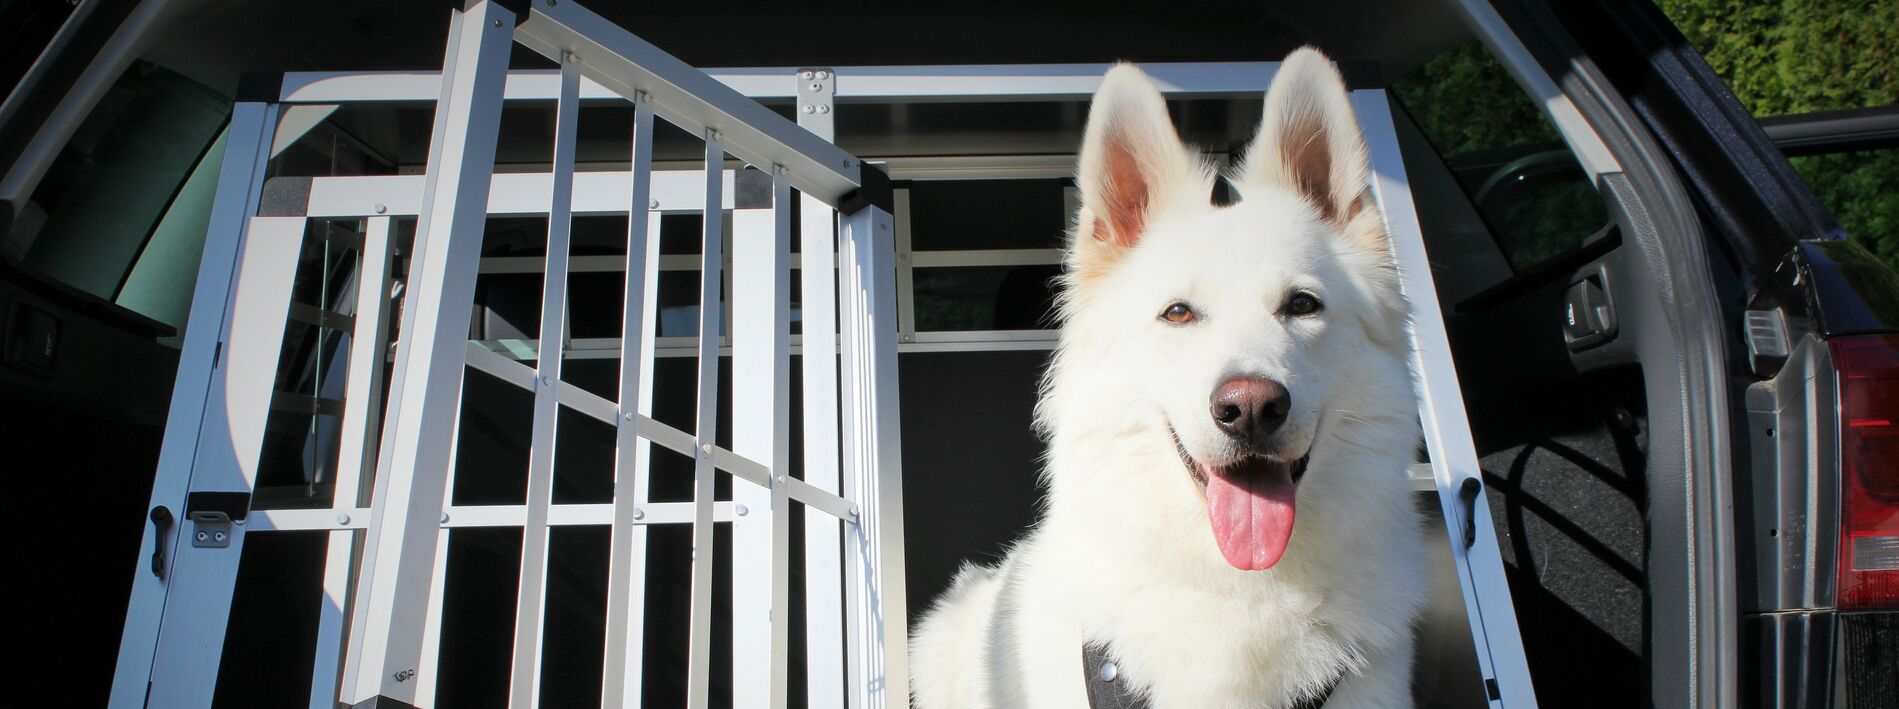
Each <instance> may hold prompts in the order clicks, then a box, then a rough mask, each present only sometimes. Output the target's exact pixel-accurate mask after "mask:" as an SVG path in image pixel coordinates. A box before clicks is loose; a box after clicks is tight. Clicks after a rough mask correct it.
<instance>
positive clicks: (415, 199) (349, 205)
mask: <svg viewBox="0 0 1899 709" xmlns="http://www.w3.org/2000/svg"><path fill="white" fill-rule="evenodd" d="M723 172H724V177H723V178H722V180H721V182H720V186H719V195H720V199H721V200H723V202H724V203H727V204H729V203H731V201H732V198H733V195H732V188H733V186H732V179H733V178H732V175H733V171H731V170H724V171H723ZM649 179H650V180H651V185H650V186H649V193H648V201H647V204H648V205H651V206H652V207H653V208H654V209H658V210H660V211H663V212H670V213H682V214H685V213H691V214H696V213H698V212H700V211H702V210H704V209H705V176H704V174H703V173H702V172H701V171H700V170H699V169H698V168H697V167H695V168H694V169H692V170H669V171H664V172H653V173H651V176H650V178H649ZM427 182H428V176H427V175H373V176H352V177H312V178H310V198H309V201H308V203H307V206H306V207H305V211H306V214H307V216H310V217H313V218H316V217H321V218H337V219H349V218H356V219H361V218H364V217H374V216H389V217H401V216H416V215H418V214H420V212H421V210H422V201H423V199H422V196H423V188H424V187H425V186H426V183H427ZM489 182H490V187H489V190H488V198H487V208H486V209H487V213H488V214H490V215H493V216H498V217H501V216H518V215H527V216H539V215H542V214H546V213H547V212H548V209H550V208H551V207H552V204H551V199H552V197H551V195H552V194H553V192H552V190H553V184H554V176H553V174H551V173H546V172H514V173H503V174H499V175H493V176H490V177H489ZM631 184H632V173H630V172H621V171H609V172H582V173H578V174H576V175H574V198H573V210H574V214H575V215H577V216H590V215H613V214H625V213H627V211H628V210H630V209H632V206H633V205H632V203H631V202H629V201H628V199H630V197H629V195H630V194H631V193H632V191H631V187H630V185H631ZM654 203H657V204H654Z"/></svg>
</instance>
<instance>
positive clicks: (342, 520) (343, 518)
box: [336, 515, 349, 524]
mask: <svg viewBox="0 0 1899 709" xmlns="http://www.w3.org/2000/svg"><path fill="white" fill-rule="evenodd" d="M336 523H337V524H349V515H337V516H336Z"/></svg>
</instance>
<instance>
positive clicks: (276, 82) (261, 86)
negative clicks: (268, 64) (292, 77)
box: [232, 71, 284, 103]
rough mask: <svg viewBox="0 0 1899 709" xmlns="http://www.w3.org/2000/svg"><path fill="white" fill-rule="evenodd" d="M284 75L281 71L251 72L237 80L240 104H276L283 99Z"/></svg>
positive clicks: (237, 96)
mask: <svg viewBox="0 0 1899 709" xmlns="http://www.w3.org/2000/svg"><path fill="white" fill-rule="evenodd" d="M283 94H284V75H283V72H281V71H249V72H245V73H244V75H243V76H240V77H238V78H237V95H236V96H233V97H232V98H233V99H235V100H236V101H237V102H239V103H246V102H254V103H276V102H277V101H278V100H279V99H281V98H283Z"/></svg>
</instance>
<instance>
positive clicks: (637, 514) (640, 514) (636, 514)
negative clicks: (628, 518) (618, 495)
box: [633, 507, 646, 519]
mask: <svg viewBox="0 0 1899 709" xmlns="http://www.w3.org/2000/svg"><path fill="white" fill-rule="evenodd" d="M633 519H646V510H642V509H640V508H638V507H635V508H633Z"/></svg>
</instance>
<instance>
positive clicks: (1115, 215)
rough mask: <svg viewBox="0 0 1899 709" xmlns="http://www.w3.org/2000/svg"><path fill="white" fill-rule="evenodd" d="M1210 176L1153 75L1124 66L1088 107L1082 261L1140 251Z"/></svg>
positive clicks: (1079, 232)
mask: <svg viewBox="0 0 1899 709" xmlns="http://www.w3.org/2000/svg"><path fill="white" fill-rule="evenodd" d="M1202 172H1203V171H1202V170H1200V169H1199V168H1198V167H1197V165H1196V163H1195V161H1194V160H1193V158H1192V157H1190V156H1189V155H1188V153H1187V148H1186V146H1184V145H1182V144H1181V142H1180V136H1179V135H1177V134H1176V133H1175V132H1174V123H1173V121H1172V120H1171V119H1169V118H1168V117H1167V102H1166V101H1165V100H1163V99H1162V98H1161V95H1160V91H1159V90H1158V89H1155V88H1154V83H1153V82H1152V81H1151V80H1149V79H1148V78H1147V74H1145V73H1142V72H1141V70H1140V69H1138V68H1135V66H1134V65H1132V64H1120V65H1116V66H1115V67H1114V68H1113V69H1111V70H1109V71H1108V75H1107V76H1106V77H1105V78H1103V79H1102V81H1101V88H1100V89H1098V90H1096V91H1095V98H1094V103H1093V105H1092V106H1091V107H1090V108H1089V109H1088V132H1087V137H1085V138H1084V139H1083V141H1082V148H1081V163H1080V166H1079V168H1078V171H1077V174H1076V179H1075V184H1076V186H1077V187H1078V188H1079V189H1080V190H1081V211H1080V213H1079V214H1078V215H1077V219H1076V235H1075V252H1076V254H1075V255H1076V256H1077V257H1078V258H1081V259H1083V260H1087V257H1088V256H1089V255H1091V254H1094V255H1107V254H1109V253H1117V252H1119V251H1120V250H1121V249H1123V248H1126V247H1130V246H1133V245H1134V244H1135V243H1137V242H1138V241H1140V238H1141V234H1142V233H1143V232H1144V231H1145V230H1146V229H1147V227H1148V226H1149V224H1148V222H1149V218H1150V217H1152V216H1153V214H1154V211H1155V210H1156V209H1157V208H1158V207H1159V206H1161V205H1163V204H1164V203H1165V202H1166V201H1167V200H1169V199H1173V198H1175V197H1176V196H1177V195H1178V194H1179V193H1180V191H1181V190H1182V189H1183V188H1185V189H1192V188H1191V185H1202V186H1207V185H1209V184H1210V183H1208V180H1209V179H1210V178H1208V177H1206V176H1204V175H1202V174H1201V173H1202ZM1201 192H1202V193H1203V194H1204V193H1205V192H1207V190H1206V189H1201ZM1104 247H1105V248H1104Z"/></svg>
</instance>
